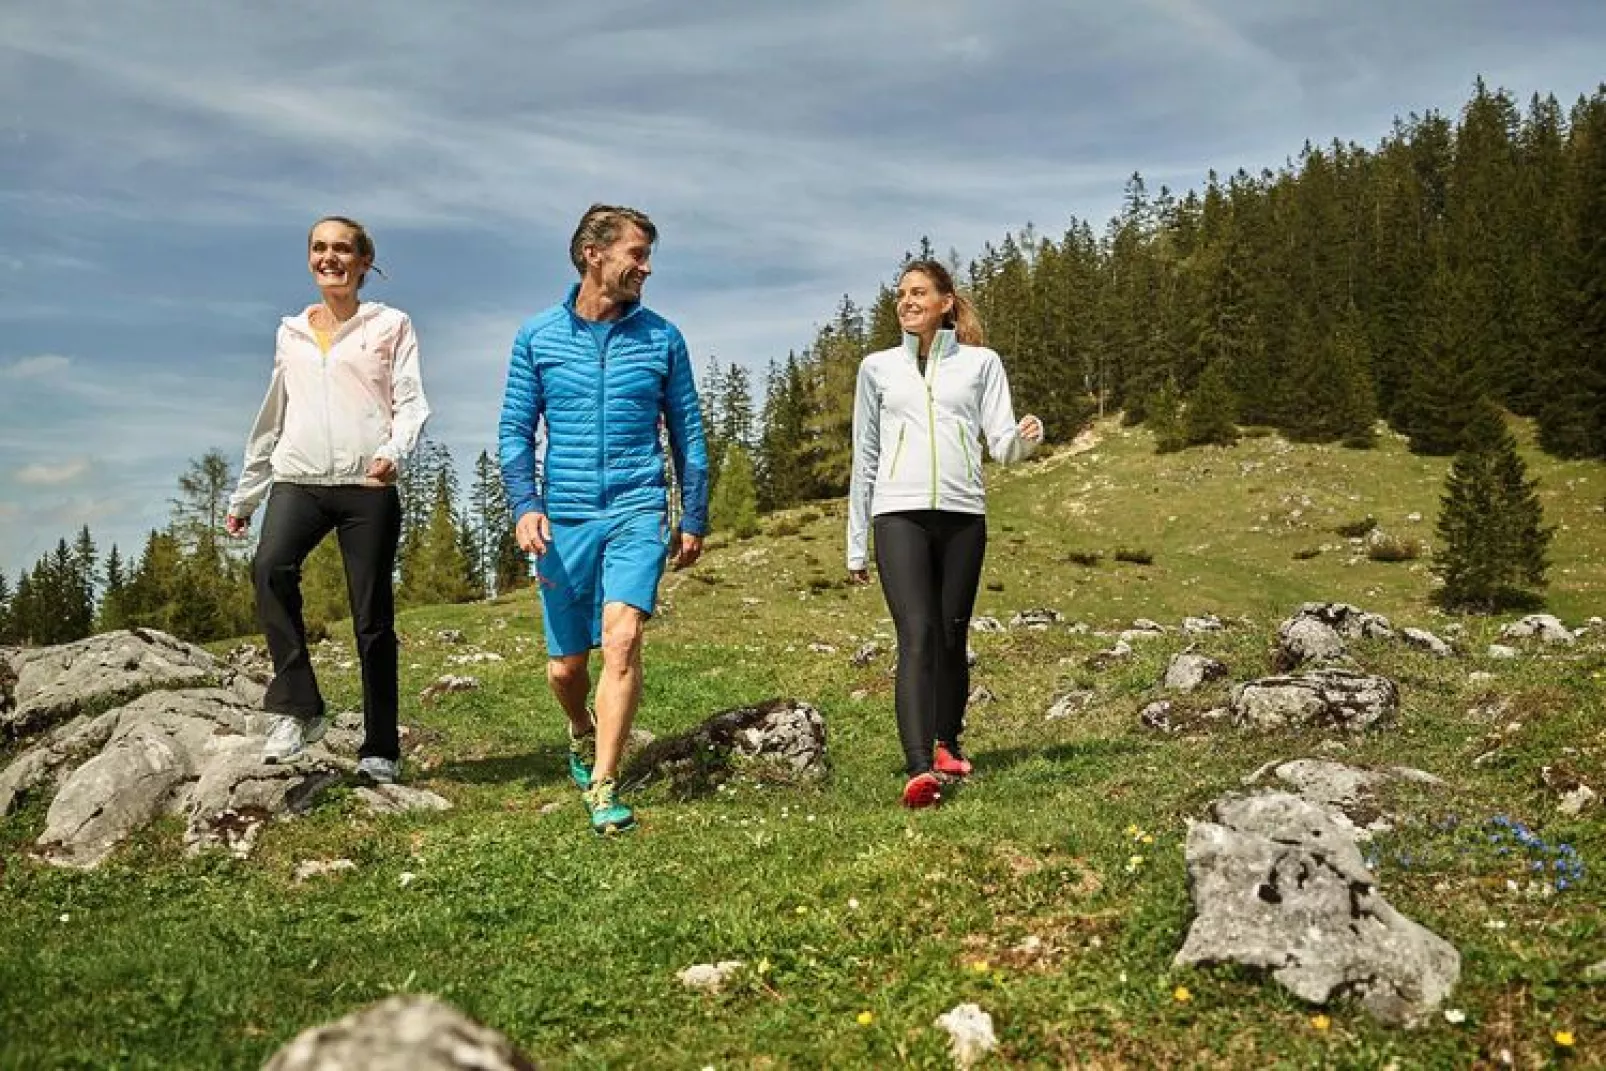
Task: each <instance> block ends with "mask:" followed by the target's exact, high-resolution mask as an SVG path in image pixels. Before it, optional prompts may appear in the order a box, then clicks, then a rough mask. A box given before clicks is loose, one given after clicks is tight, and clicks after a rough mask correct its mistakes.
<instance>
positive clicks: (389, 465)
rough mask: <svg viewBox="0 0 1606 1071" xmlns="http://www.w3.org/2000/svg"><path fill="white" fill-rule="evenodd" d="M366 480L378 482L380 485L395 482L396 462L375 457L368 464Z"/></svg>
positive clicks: (386, 458)
mask: <svg viewBox="0 0 1606 1071" xmlns="http://www.w3.org/2000/svg"><path fill="white" fill-rule="evenodd" d="M368 478H369V479H370V480H378V481H379V482H380V483H384V484H391V483H395V482H396V462H394V461H392V460H390V458H388V457H376V458H374V459H373V460H372V461H370V462H368Z"/></svg>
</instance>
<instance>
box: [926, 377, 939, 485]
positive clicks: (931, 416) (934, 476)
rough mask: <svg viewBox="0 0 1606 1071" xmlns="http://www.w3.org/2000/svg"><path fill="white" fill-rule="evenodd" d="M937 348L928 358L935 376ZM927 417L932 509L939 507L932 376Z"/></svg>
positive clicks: (927, 402) (927, 403) (935, 416)
mask: <svg viewBox="0 0 1606 1071" xmlns="http://www.w3.org/2000/svg"><path fill="white" fill-rule="evenodd" d="M936 349H937V348H936V347H935V346H933V347H932V352H931V356H930V358H928V359H929V360H930V361H931V372H930V375H931V377H933V378H934V377H935V376H936V375H937V352H936ZM926 419H927V420H928V421H929V422H930V424H931V434H930V436H929V438H930V439H931V508H932V509H936V508H937V402H936V399H934V398H933V397H932V396H931V379H930V378H928V379H927V380H926Z"/></svg>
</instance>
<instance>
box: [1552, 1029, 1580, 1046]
mask: <svg viewBox="0 0 1606 1071" xmlns="http://www.w3.org/2000/svg"><path fill="white" fill-rule="evenodd" d="M1577 1040H1578V1039H1577V1038H1575V1037H1573V1032H1572V1031H1571V1030H1558V1031H1556V1044H1557V1045H1560V1046H1561V1047H1562V1048H1564V1049H1570V1048H1572V1047H1573V1045H1575V1044H1577Z"/></svg>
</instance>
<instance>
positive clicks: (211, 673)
mask: <svg viewBox="0 0 1606 1071" xmlns="http://www.w3.org/2000/svg"><path fill="white" fill-rule="evenodd" d="M0 662H4V663H6V667H7V668H6V669H5V670H4V672H3V673H0V736H21V735H24V734H27V733H32V732H37V731H38V730H40V729H44V728H49V727H50V726H53V725H57V724H60V723H61V722H64V721H67V720H68V719H70V718H72V717H73V716H74V715H77V714H86V713H88V714H93V713H98V712H100V711H104V710H106V709H107V708H108V707H111V706H113V705H115V704H117V703H120V702H126V701H127V700H129V699H132V698H134V697H136V696H139V695H142V694H144V693H146V692H152V691H156V690H158V689H161V688H190V687H195V686H199V685H206V684H221V683H226V680H225V678H227V679H229V680H232V678H233V677H234V676H235V674H234V672H233V671H232V670H231V669H229V667H226V666H224V665H222V664H220V663H219V662H218V661H217V659H215V658H213V657H212V656H211V655H210V654H208V653H207V652H205V651H203V650H201V649H200V648H199V647H195V646H193V645H191V644H188V643H185V642H184V641H182V640H180V639H178V638H177V637H174V636H170V635H168V634H167V633H165V632H158V631H156V630H155V629H124V630H122V631H118V632H106V633H102V634H101V635H99V636H91V637H89V638H88V639H85V640H79V641H78V642H76V643H68V644H62V645H61V646H58V647H39V648H24V649H21V650H17V649H8V652H7V654H6V657H4V658H0ZM7 680H9V683H6V682H7Z"/></svg>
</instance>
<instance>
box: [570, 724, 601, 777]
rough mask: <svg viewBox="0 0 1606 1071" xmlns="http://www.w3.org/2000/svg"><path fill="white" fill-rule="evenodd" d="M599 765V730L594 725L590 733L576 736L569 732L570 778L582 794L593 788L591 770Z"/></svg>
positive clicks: (572, 731)
mask: <svg viewBox="0 0 1606 1071" xmlns="http://www.w3.org/2000/svg"><path fill="white" fill-rule="evenodd" d="M596 764H597V730H596V726H595V725H593V726H592V729H591V731H590V732H589V733H586V734H585V735H584V736H575V735H574V730H573V729H570V730H569V777H570V779H572V780H573V781H574V787H575V788H578V789H579V790H580V791H581V792H584V791H585V790H586V789H588V788H590V787H591V768H592V767H593V766H595V765H596Z"/></svg>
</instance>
